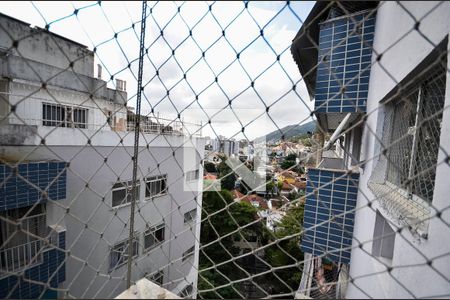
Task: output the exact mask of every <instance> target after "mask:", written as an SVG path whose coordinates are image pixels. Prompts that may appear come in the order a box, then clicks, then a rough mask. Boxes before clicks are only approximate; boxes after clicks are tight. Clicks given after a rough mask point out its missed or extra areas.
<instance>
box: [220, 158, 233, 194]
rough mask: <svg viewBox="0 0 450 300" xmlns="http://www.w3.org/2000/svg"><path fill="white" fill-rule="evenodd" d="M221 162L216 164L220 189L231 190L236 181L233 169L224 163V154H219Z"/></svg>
mask: <svg viewBox="0 0 450 300" xmlns="http://www.w3.org/2000/svg"><path fill="white" fill-rule="evenodd" d="M219 158H220V160H221V162H220V163H219V165H218V166H217V169H218V171H219V179H220V185H221V187H222V189H226V190H232V189H234V184H235V182H236V175H235V174H234V172H233V170H232V169H231V168H230V167H229V166H228V165H227V164H226V163H225V160H226V159H227V157H226V156H225V155H222V156H219Z"/></svg>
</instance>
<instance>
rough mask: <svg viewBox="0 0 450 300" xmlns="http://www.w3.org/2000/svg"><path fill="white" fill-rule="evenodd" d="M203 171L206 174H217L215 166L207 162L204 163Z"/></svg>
mask: <svg viewBox="0 0 450 300" xmlns="http://www.w3.org/2000/svg"><path fill="white" fill-rule="evenodd" d="M205 170H206V172H209V173H216V172H217V169H216V165H215V164H214V163H212V162H209V161H205Z"/></svg>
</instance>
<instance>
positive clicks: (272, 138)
mask: <svg viewBox="0 0 450 300" xmlns="http://www.w3.org/2000/svg"><path fill="white" fill-rule="evenodd" d="M315 130H316V122H315V121H311V122H308V123H306V124H302V125H288V126H286V127H283V128H281V129H280V130H278V129H277V130H275V131H272V132H271V133H268V134H266V135H265V136H261V137H258V138H256V139H255V141H260V140H262V139H264V137H265V139H266V141H267V142H271V143H273V142H277V141H279V140H280V139H281V135H282V134H284V138H285V139H288V138H290V137H294V136H299V135H302V134H305V133H307V132H308V131H310V132H314V131H315ZM280 131H281V132H280Z"/></svg>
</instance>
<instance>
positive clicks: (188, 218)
mask: <svg viewBox="0 0 450 300" xmlns="http://www.w3.org/2000/svg"><path fill="white" fill-rule="evenodd" d="M196 217H197V209H196V208H194V209H193V210H190V211H188V212H187V213H185V214H184V224H187V223H190V222H192V221H194V220H195V218H196Z"/></svg>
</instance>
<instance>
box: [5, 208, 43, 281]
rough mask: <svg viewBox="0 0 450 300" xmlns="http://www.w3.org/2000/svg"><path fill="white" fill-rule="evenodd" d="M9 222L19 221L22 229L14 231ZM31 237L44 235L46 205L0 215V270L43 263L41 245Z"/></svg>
mask: <svg viewBox="0 0 450 300" xmlns="http://www.w3.org/2000/svg"><path fill="white" fill-rule="evenodd" d="M7 220H9V221H7ZM12 222H19V223H20V224H21V230H17V226H16V225H15V224H14V223H12ZM34 235H36V236H40V237H46V235H47V224H46V213H45V204H38V205H36V206H35V207H33V206H27V207H21V208H15V209H10V210H7V211H4V212H1V213H0V244H1V245H2V248H1V251H0V262H1V263H0V268H1V269H0V270H2V271H9V272H11V271H17V270H19V269H21V268H23V267H25V266H28V265H32V264H35V263H39V262H41V261H42V255H41V253H40V250H41V248H42V246H43V244H42V241H41V240H39V239H38V238H36V237H35V236H34Z"/></svg>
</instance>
